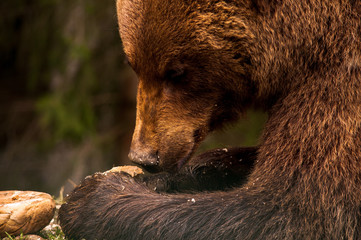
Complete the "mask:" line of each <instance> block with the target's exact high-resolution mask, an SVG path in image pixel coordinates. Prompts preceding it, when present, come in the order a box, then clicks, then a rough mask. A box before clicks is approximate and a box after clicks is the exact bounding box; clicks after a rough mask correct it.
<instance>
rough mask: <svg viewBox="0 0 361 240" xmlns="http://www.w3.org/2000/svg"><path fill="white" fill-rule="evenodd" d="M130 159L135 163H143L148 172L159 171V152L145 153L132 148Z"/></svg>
mask: <svg viewBox="0 0 361 240" xmlns="http://www.w3.org/2000/svg"><path fill="white" fill-rule="evenodd" d="M128 157H129V159H130V160H131V161H132V162H134V163H135V164H138V165H141V166H142V167H144V168H145V169H146V170H147V171H148V172H158V171H160V170H159V169H158V165H159V156H158V154H157V153H153V154H152V153H144V152H139V151H134V150H130V152H129V155H128Z"/></svg>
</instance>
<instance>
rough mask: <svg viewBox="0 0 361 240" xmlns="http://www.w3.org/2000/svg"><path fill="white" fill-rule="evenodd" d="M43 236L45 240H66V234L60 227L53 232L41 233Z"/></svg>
mask: <svg viewBox="0 0 361 240" xmlns="http://www.w3.org/2000/svg"><path fill="white" fill-rule="evenodd" d="M41 236H42V237H43V238H45V239H49V240H64V239H66V238H65V234H64V233H63V231H62V230H61V228H60V227H56V228H54V229H52V231H44V230H43V231H41Z"/></svg>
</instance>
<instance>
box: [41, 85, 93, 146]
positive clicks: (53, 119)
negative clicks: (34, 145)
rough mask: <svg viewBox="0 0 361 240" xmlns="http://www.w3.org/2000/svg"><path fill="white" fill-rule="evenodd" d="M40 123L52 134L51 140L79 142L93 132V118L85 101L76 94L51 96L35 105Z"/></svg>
mask: <svg viewBox="0 0 361 240" xmlns="http://www.w3.org/2000/svg"><path fill="white" fill-rule="evenodd" d="M37 109H38V112H39V114H40V116H41V123H42V124H43V125H44V126H45V127H47V128H50V129H51V130H52V132H53V134H52V135H53V138H54V139H53V140H54V141H59V140H62V139H68V140H75V141H80V140H82V138H83V137H85V136H89V135H91V134H93V133H94V131H95V117H94V113H93V110H92V108H91V106H90V104H89V102H88V100H87V99H83V98H79V97H78V96H77V95H76V93H72V92H70V93H67V94H52V95H48V96H45V97H43V98H41V99H40V100H39V101H38V104H37Z"/></svg>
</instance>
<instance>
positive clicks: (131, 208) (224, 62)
mask: <svg viewBox="0 0 361 240" xmlns="http://www.w3.org/2000/svg"><path fill="white" fill-rule="evenodd" d="M117 10H118V20H119V30H120V35H121V38H122V42H123V45H124V50H125V53H126V55H127V56H128V59H129V63H130V65H131V67H132V68H133V69H134V71H135V72H136V73H137V75H138V77H139V88H138V97H137V119H136V128H135V132H134V136H133V141H132V147H131V151H130V154H129V156H130V158H131V159H132V160H133V161H134V162H136V163H138V164H141V165H143V166H145V168H146V169H149V170H151V171H161V170H164V171H166V172H168V173H163V174H162V173H160V174H155V175H152V176H150V177H139V178H137V177H136V178H132V177H130V176H129V175H127V174H124V173H109V174H95V175H93V176H91V177H88V178H87V179H85V180H84V181H83V182H82V184H81V185H80V186H78V187H77V188H76V189H75V190H74V191H73V192H72V193H71V194H70V196H69V198H68V199H67V203H66V204H64V205H63V206H62V207H61V209H60V222H61V226H62V227H63V230H64V232H65V233H66V235H67V236H69V237H70V238H73V239H81V238H86V239H361V212H360V207H361V20H360V19H361V1H355V0H338V1H336V0H324V1H309V0H300V1H294V0H172V1H164V0H118V1H117ZM248 107H261V108H263V109H265V110H266V111H267V112H268V114H269V119H268V121H267V123H266V126H265V128H264V133H263V136H262V142H261V145H260V146H259V148H258V149H257V148H248V149H243V148H235V149H223V150H214V151H211V152H208V153H205V154H204V155H201V156H198V157H192V155H193V153H194V151H195V150H196V148H197V146H198V145H199V143H200V142H201V141H202V140H203V139H204V138H205V136H206V135H207V134H208V133H209V132H211V131H214V130H216V129H219V128H221V127H222V126H223V125H224V124H226V123H229V122H232V121H235V120H237V119H238V118H239V117H240V116H241V115H242V113H243V112H244V110H245V109H246V108H248ZM175 172H177V173H175ZM158 180H159V181H158ZM183 183H184V184H183ZM182 184H183V185H182ZM189 185H193V187H192V186H189ZM204 185H205V187H204ZM158 186H160V188H158ZM153 188H157V189H156V191H154V189H153Z"/></svg>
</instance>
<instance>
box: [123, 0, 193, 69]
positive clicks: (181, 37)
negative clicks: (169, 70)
mask: <svg viewBox="0 0 361 240" xmlns="http://www.w3.org/2000/svg"><path fill="white" fill-rule="evenodd" d="M120 5H121V6H119V3H118V20H119V31H120V35H121V38H122V42H123V46H124V50H125V53H126V54H127V56H128V58H129V60H130V62H131V63H132V64H133V65H138V66H142V67H143V66H146V65H148V66H149V64H152V63H154V64H157V65H158V66H157V67H159V68H162V67H163V66H159V65H162V64H166V63H165V62H164V59H167V58H169V57H170V56H174V55H177V54H179V52H181V51H183V50H184V48H186V47H188V46H189V43H190V42H191V40H192V36H193V34H194V27H195V26H194V24H192V23H191V22H192V18H191V17H190V16H189V14H188V12H187V11H189V9H188V8H186V7H185V5H179V2H177V1H163V0H162V1H157V0H146V1H138V0H132V1H130V0H125V1H124V0H122V2H121V4H120ZM133 67H137V66H133Z"/></svg>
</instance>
